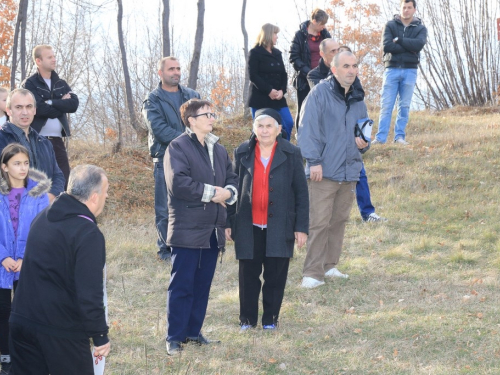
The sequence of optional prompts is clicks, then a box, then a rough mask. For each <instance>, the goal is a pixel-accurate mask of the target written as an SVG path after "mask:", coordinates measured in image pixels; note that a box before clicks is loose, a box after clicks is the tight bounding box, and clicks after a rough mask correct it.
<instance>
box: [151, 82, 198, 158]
mask: <svg viewBox="0 0 500 375" xmlns="http://www.w3.org/2000/svg"><path fill="white" fill-rule="evenodd" d="M179 90H180V91H181V95H182V103H185V102H187V101H188V100H189V99H193V98H196V99H200V94H198V93H197V92H196V91H194V90H191V89H190V88H188V87H184V86H181V85H179ZM142 115H143V117H144V121H145V122H146V125H147V127H148V131H149V135H148V146H149V153H150V154H151V156H152V157H153V158H155V159H157V160H156V161H159V162H161V161H162V159H163V155H164V154H165V150H166V149H167V147H168V145H169V143H170V142H171V141H172V140H174V139H175V138H177V137H178V136H179V135H181V134H182V133H183V132H184V130H185V129H186V128H185V126H184V124H183V123H182V120H181V115H180V112H179V108H176V106H175V105H174V104H173V103H172V102H171V101H170V100H169V98H168V96H167V94H166V93H165V90H163V89H162V88H161V82H160V83H159V84H158V87H157V88H156V89H154V90H153V91H151V92H150V93H149V95H148V97H147V98H146V99H144V102H143V103H142Z"/></svg>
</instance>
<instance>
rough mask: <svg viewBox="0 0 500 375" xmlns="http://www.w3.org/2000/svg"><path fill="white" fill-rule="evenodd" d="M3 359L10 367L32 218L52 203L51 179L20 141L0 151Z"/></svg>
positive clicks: (4, 367)
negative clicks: (12, 323) (14, 309)
mask: <svg viewBox="0 0 500 375" xmlns="http://www.w3.org/2000/svg"><path fill="white" fill-rule="evenodd" d="M0 163H1V177H0V261H1V262H2V267H0V353H1V356H0V361H1V365H2V373H4V372H5V373H8V372H9V370H10V353H9V316H10V306H11V300H12V289H14V290H15V289H16V286H17V280H19V272H20V271H21V266H22V264H23V257H24V249H25V247H26V239H27V238H28V231H29V228H30V226H31V222H32V220H33V219H34V218H35V216H37V215H38V213H39V212H40V211H42V210H43V209H44V208H45V207H47V206H48V205H49V197H48V195H47V193H48V192H49V190H50V187H51V185H52V182H51V181H50V180H49V179H48V178H47V176H46V175H45V173H43V172H40V171H37V170H36V169H30V167H29V152H28V150H27V149H26V148H25V147H24V146H22V145H20V144H18V143H12V144H9V145H8V146H6V147H5V148H4V149H3V151H2V154H1V155H0Z"/></svg>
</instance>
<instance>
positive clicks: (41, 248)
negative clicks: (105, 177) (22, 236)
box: [10, 193, 109, 355]
mask: <svg viewBox="0 0 500 375" xmlns="http://www.w3.org/2000/svg"><path fill="white" fill-rule="evenodd" d="M82 216H84V217H82ZM105 264H106V246H105V242H104V236H103V234H102V233H101V231H100V230H99V228H98V227H97V224H96V219H95V217H94V215H93V214H92V213H91V212H90V210H89V209H88V207H87V206H86V205H85V204H83V203H81V202H80V201H78V200H77V199H76V198H74V197H72V196H71V195H68V194H66V193H64V194H61V195H60V196H59V197H57V198H56V200H55V201H54V202H53V203H52V205H50V206H49V207H48V208H46V209H45V210H43V211H42V212H41V213H40V214H39V215H38V216H37V217H36V218H35V219H34V220H33V224H32V225H31V229H30V232H29V234H28V241H27V243H26V253H25V256H24V260H23V266H22V269H21V277H20V278H19V284H18V286H17V289H16V298H14V302H13V304H12V313H11V316H10V321H11V322H15V323H17V324H20V325H23V326H25V327H32V329H33V332H39V333H42V334H46V335H53V336H57V337H62V338H68V339H86V338H89V337H92V339H93V341H94V345H95V346H101V345H104V344H106V343H107V342H108V341H109V340H108V336H107V334H108V326H107V324H106V316H105V309H104V302H103V298H104V291H103V269H104V265H105ZM89 355H90V354H89Z"/></svg>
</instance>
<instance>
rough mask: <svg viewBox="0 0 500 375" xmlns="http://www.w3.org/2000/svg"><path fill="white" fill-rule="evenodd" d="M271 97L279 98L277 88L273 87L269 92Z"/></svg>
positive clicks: (273, 98)
mask: <svg viewBox="0 0 500 375" xmlns="http://www.w3.org/2000/svg"><path fill="white" fill-rule="evenodd" d="M269 97H270V98H271V99H272V100H276V99H278V91H277V90H275V89H272V90H271V92H270V93H269Z"/></svg>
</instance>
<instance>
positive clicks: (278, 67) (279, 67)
mask: <svg viewBox="0 0 500 375" xmlns="http://www.w3.org/2000/svg"><path fill="white" fill-rule="evenodd" d="M248 73H249V76H250V95H249V97H248V106H249V107H252V108H255V109H260V108H274V109H279V108H283V107H286V106H287V104H286V99H285V97H283V98H281V99H280V100H272V99H271V98H270V97H269V93H270V92H271V90H272V89H275V90H282V91H283V94H285V93H286V88H287V81H288V76H287V74H286V70H285V65H284V64H283V57H282V56H281V51H280V50H277V49H276V48H273V49H272V53H269V52H268V51H267V50H266V49H265V48H264V47H262V46H256V47H254V48H252V49H251V50H250V52H249V54H248Z"/></svg>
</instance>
